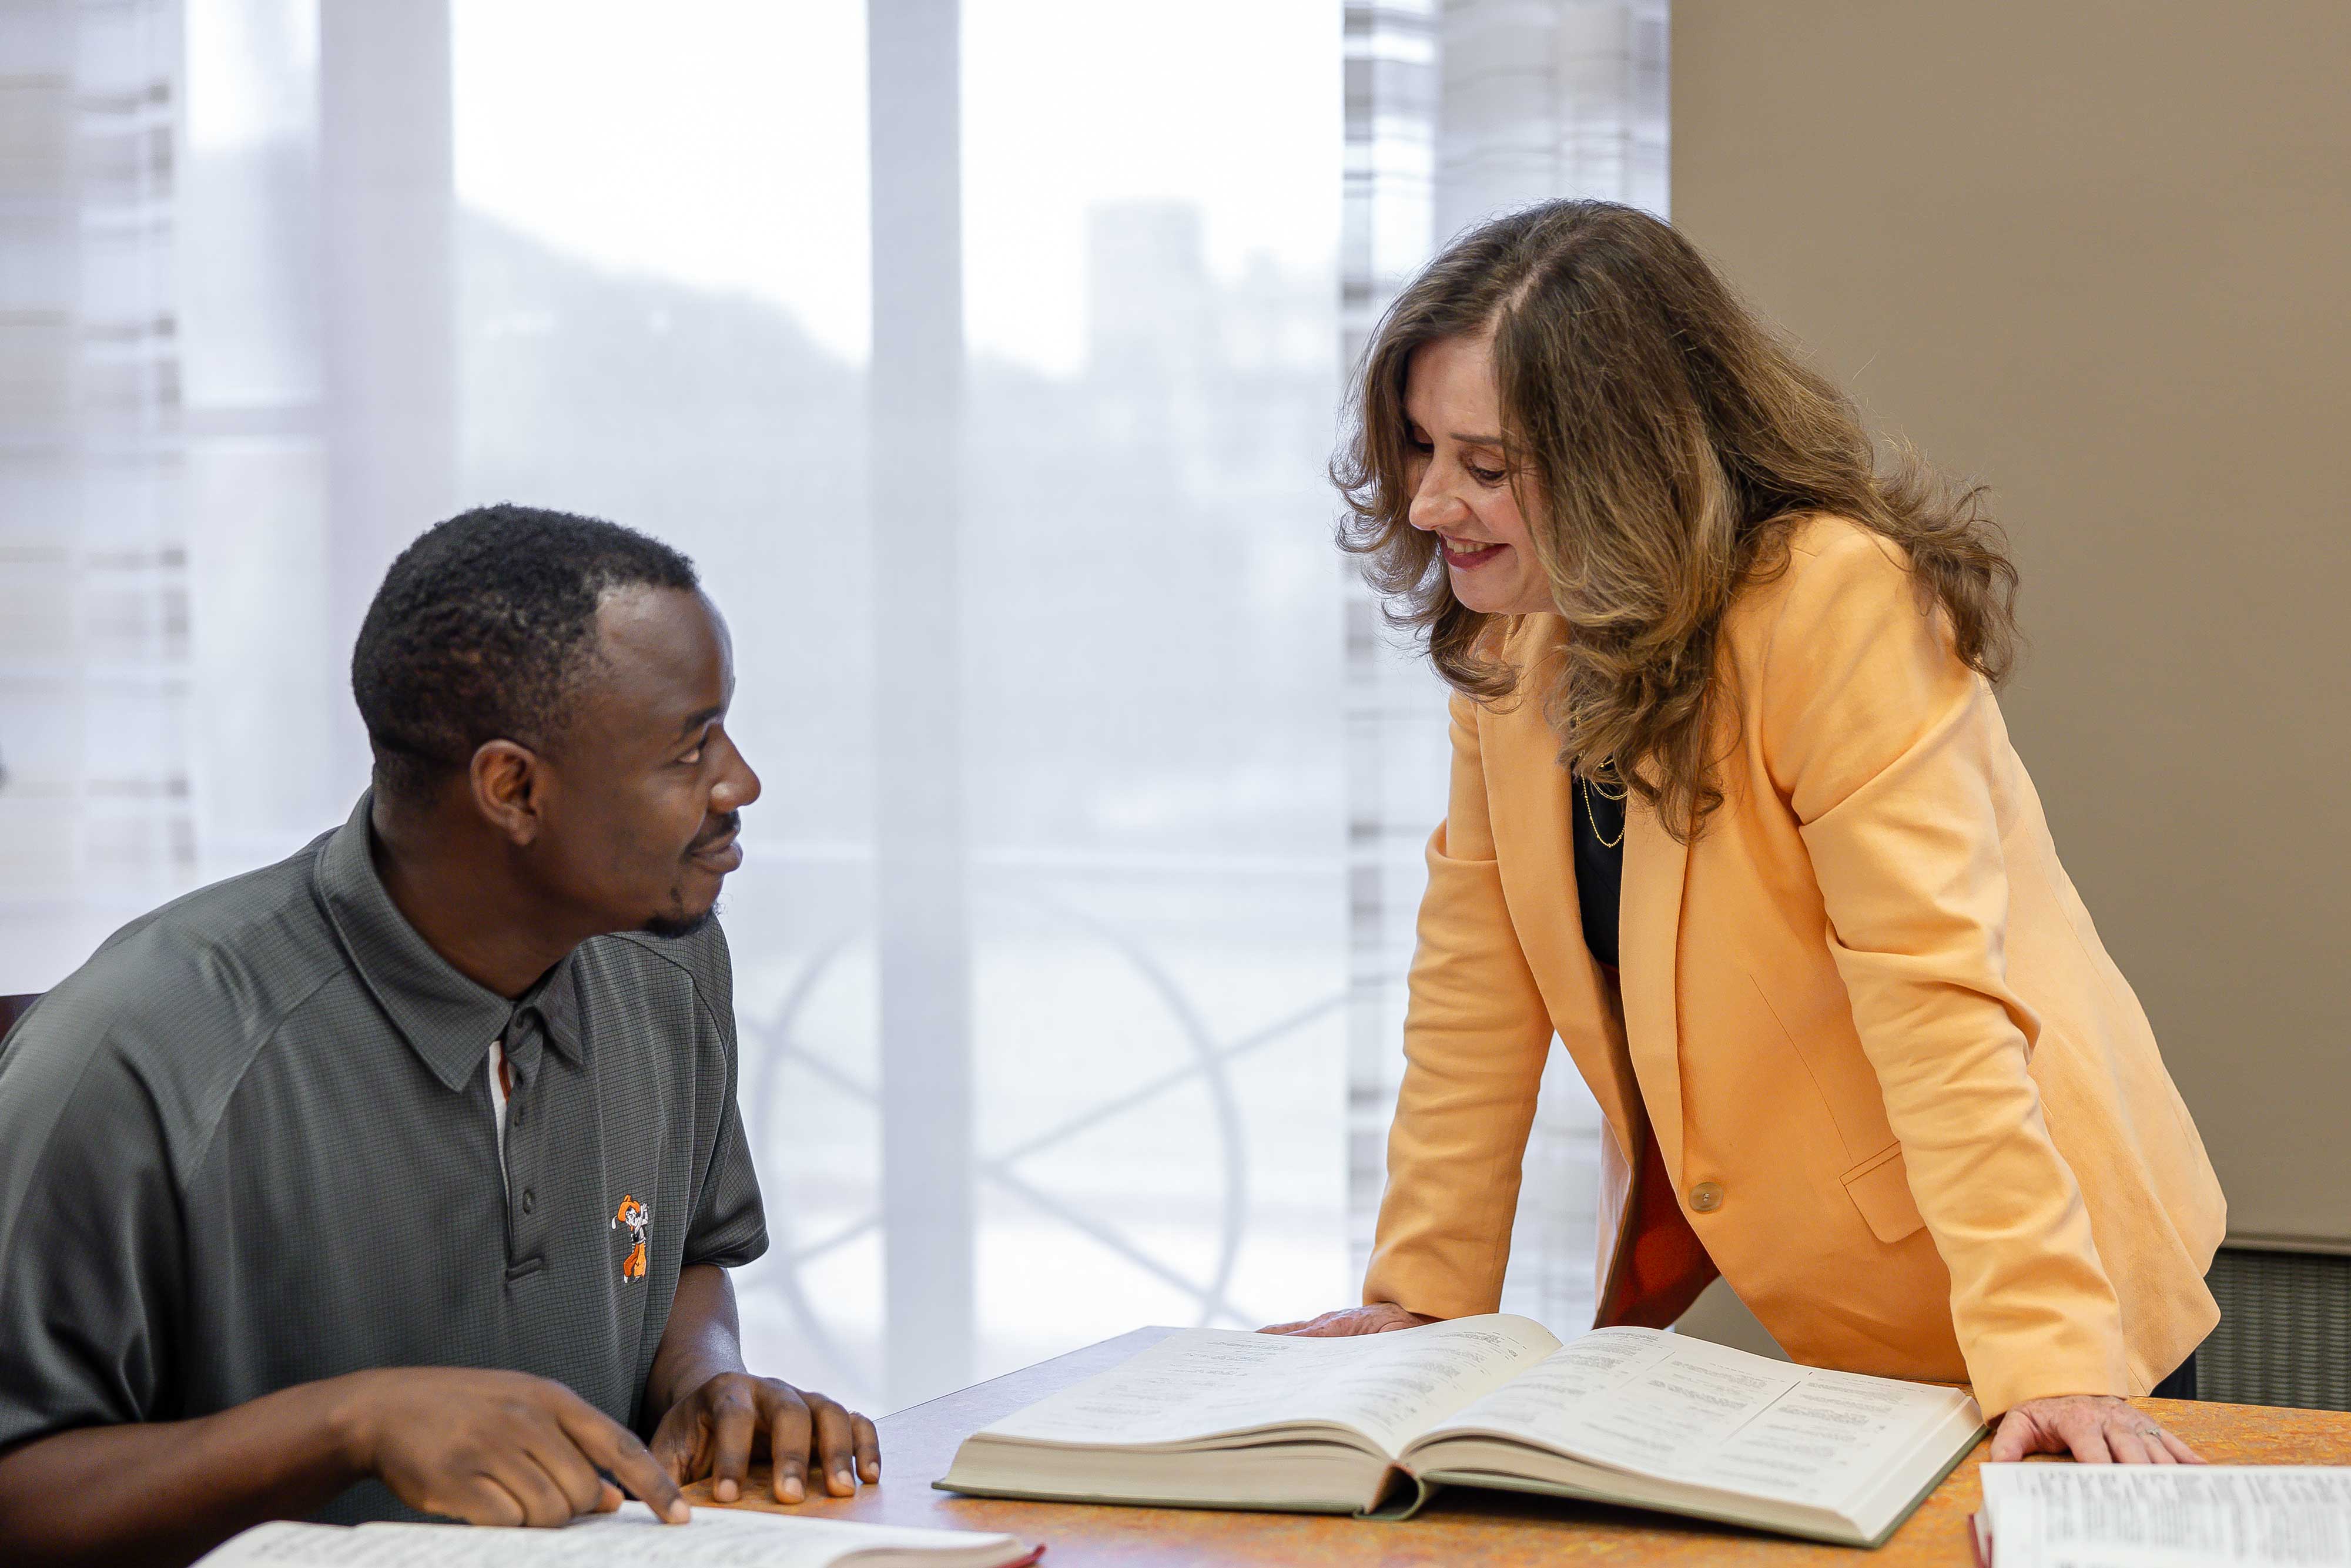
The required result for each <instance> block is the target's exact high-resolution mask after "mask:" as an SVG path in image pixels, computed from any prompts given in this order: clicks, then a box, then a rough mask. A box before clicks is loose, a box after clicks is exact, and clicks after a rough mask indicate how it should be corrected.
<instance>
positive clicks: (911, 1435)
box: [687, 1329, 2351, 1568]
mask: <svg viewBox="0 0 2351 1568" xmlns="http://www.w3.org/2000/svg"><path fill="white" fill-rule="evenodd" d="M1172 1332H1173V1331H1172V1330H1168V1329H1137V1330H1136V1331H1135V1332H1134V1333H1130V1334H1123V1335H1121V1336H1120V1337H1119V1338H1117V1339H1111V1340H1104V1341H1103V1342H1102V1343H1100V1344H1095V1345H1089V1346H1088V1347H1087V1348H1085V1349H1084V1350H1081V1351H1074V1352H1072V1353H1071V1354H1068V1355H1064V1356H1059V1357H1056V1358H1055V1359H1053V1360H1051V1361H1046V1362H1040V1363H1039V1364H1037V1365H1035V1366H1030V1367H1025V1368H1023V1369H1022V1370H1020V1371H1019V1372H1015V1373H1011V1374H1009V1375H1006V1376H1003V1377H999V1378H997V1379H995V1380H994V1381H993V1382H989V1383H982V1384H979V1385H976V1386H974V1387H970V1388H967V1389H964V1390H963V1391H962V1392H961V1393H958V1394H950V1395H948V1396H946V1397H945V1398H941V1399H934V1400H932V1401H931V1402H930V1403H929V1404H927V1405H917V1406H914V1408H912V1409H910V1410H902V1411H900V1412H898V1413H897V1414H896V1415H894V1416H883V1418H882V1420H881V1422H880V1423H879V1425H880V1427H881V1432H882V1465H883V1480H882V1484H881V1485H879V1486H874V1487H867V1488H865V1489H863V1490H862V1491H860V1492H859V1494H858V1495H857V1496H856V1497H854V1498H844V1499H841V1500H837V1501H836V1500H830V1499H827V1500H820V1501H817V1502H812V1503H810V1504H807V1505H805V1507H804V1508H803V1509H801V1510H787V1511H805V1512H809V1513H819V1514H824V1515H828V1516H831V1517H833V1518H838V1519H861V1520H867V1521H872V1522H874V1523H877V1524H911V1525H926V1526H929V1527H931V1528H933V1529H937V1530H1001V1531H1009V1532H1011V1533H1013V1534H1015V1535H1019V1536H1021V1537H1023V1538H1024V1539H1027V1540H1029V1541H1042V1542H1045V1543H1046V1546H1047V1551H1046V1553H1045V1558H1044V1562H1045V1564H1046V1568H1093V1565H1094V1564H1098V1563H1100V1564H1114V1565H1116V1568H1173V1565H1174V1564H1177V1563H1187V1564H1188V1563H1229V1564H1249V1563H1269V1564H1270V1563H1282V1564H1300V1565H1311V1564H1316V1563H1348V1564H1358V1563H1361V1564H1380V1565H1393V1568H1405V1565H1407V1564H1410V1565H1422V1564H1426V1565H1427V1568H1439V1565H1453V1568H1458V1565H1471V1568H1488V1565H1490V1568H1519V1565H1520V1564H1534V1563H1544V1564H1551V1563H1688V1564H1699V1563H1704V1564H1708V1565H1711V1564H1715V1563H1729V1564H1739V1563H1757V1564H1770V1565H1774V1568H1795V1565H1797V1564H1803V1563H1844V1564H1847V1565H1848V1568H1851V1565H1854V1564H1858V1563H1868V1564H1870V1568H1880V1565H1881V1564H1882V1565H1884V1568H1914V1565H1917V1564H1927V1563H1936V1564H1950V1565H1954V1568H1956V1565H1958V1564H1964V1563H1972V1562H1973V1561H1974V1557H1973V1553H1972V1552H1970V1549H1969V1545H1968V1515H1970V1513H1972V1512H1974V1511H1975V1509H1976V1506H1977V1504H1978V1503H1979V1502H1980V1500H1981V1499H1982V1496H1983V1493H1982V1488H1981V1486H1980V1483H1979V1482H1978V1480H1977V1479H1976V1468H1977V1466H1978V1465H1980V1463H1982V1460H1983V1448H1984V1445H1982V1444H1979V1445H1978V1446H1977V1448H1976V1451H1975V1453H1973V1454H1972V1455H1970V1456H1969V1458H1968V1459H1967V1460H1966V1462H1965V1463H1963V1464H1961V1465H1960V1466H1959V1469H1956V1470H1954V1471H1952V1472H1951V1476H1950V1479H1948V1480H1946V1481H1945V1482H1944V1483H1943V1484H1942V1486H1941V1487H1939V1488H1938V1489H1937V1490H1936V1492H1935V1495H1934V1496H1932V1497H1930V1498H1928V1500H1927V1501H1926V1503H1925V1504H1924V1505H1923V1506H1921V1507H1920V1508H1919V1510H1918V1511H1917V1513H1915V1514H1913V1515H1911V1516H1910V1519H1909V1521H1908V1522H1907V1523H1906V1524H1904V1525H1903V1527H1902V1528H1901V1530H1900V1531H1897V1532H1896V1534H1895V1537H1894V1539H1893V1540H1892V1541H1890V1542H1886V1545H1885V1546H1884V1547H1883V1548H1882V1549H1880V1550H1879V1551H1877V1552H1868V1553H1863V1552H1855V1551H1854V1550H1853V1549H1851V1548H1848V1547H1841V1546H1820V1545H1815V1544H1813V1543H1812V1542H1801V1541H1788V1540H1783V1539H1782V1538H1780V1537H1777V1536H1769V1535H1762V1534H1756V1533H1750V1532H1747V1531H1736V1530H1730V1529H1726V1528H1724V1527H1721V1526H1718V1525H1709V1524H1703V1523H1699V1522H1698V1521H1682V1520H1676V1519H1673V1518H1671V1517H1669V1516H1667V1515H1664V1514H1655V1513H1642V1512H1636V1511H1632V1510H1629V1509H1614V1508H1604V1507H1600V1506H1597V1505H1582V1504H1576V1503H1571V1502H1566V1501H1562V1500H1553V1499H1549V1498H1535V1497H1526V1496H1514V1495H1511V1494H1509V1493H1504V1492H1489V1491H1474V1490H1464V1489H1462V1488H1458V1487H1457V1488H1450V1489H1447V1490H1445V1491H1443V1492H1440V1493H1439V1494H1438V1495H1437V1499H1436V1500H1435V1501H1434V1502H1432V1503H1431V1504H1430V1505H1429V1506H1428V1508H1427V1509H1426V1510H1425V1511H1422V1512H1421V1513H1420V1514H1419V1515H1418V1516H1417V1517H1416V1518H1413V1519H1410V1520H1406V1521H1403V1522H1401V1523H1374V1522H1371V1521H1363V1520H1353V1519H1346V1518H1333V1517H1328V1516H1323V1515H1311V1514H1286V1513H1219V1512H1211V1511H1204V1510H1195V1509H1168V1508H1096V1507H1084V1506H1077V1505H1072V1504H1067V1503H1043V1502H1004V1501H998V1500H993V1499H987V1498H966V1497H956V1496H955V1495H953V1494H952V1493H949V1492H943V1491H938V1490H934V1489H933V1487H932V1486H931V1482H932V1481H933V1480H934V1479H936V1478H937V1477H939V1476H942V1475H945V1474H946V1469H947V1465H948V1463H949V1462H950V1461H951V1460H952V1459H953V1458H955V1451H956V1445H957V1444H959V1443H961V1442H962V1441H963V1439H964V1438H965V1437H967V1436H969V1435H970V1434H971V1433H973V1432H975V1431H977V1430H978V1429H979V1428H980V1427H985V1426H987V1424H988V1423H989V1422H991V1421H995V1420H998V1419H999V1418H1001V1417H1002V1416H1008V1415H1010V1414H1011V1413H1012V1412H1013V1411H1015V1410H1018V1409H1019V1408H1021V1407H1022V1406H1027V1405H1029V1404H1032V1403H1034V1402H1035V1401H1037V1400H1039V1399H1041V1398H1043V1397H1044V1396H1046V1395H1048V1394H1050V1393H1052V1392H1054V1391H1055V1390H1056V1389H1060V1388H1064V1387H1067V1386H1068V1385H1070V1384H1071V1383H1074V1382H1076V1381H1077V1380H1078V1379H1080V1378H1081V1377H1086V1376H1089V1375H1092V1374H1093V1373H1096V1372H1099V1371H1101V1370H1102V1368H1104V1367H1106V1366H1109V1365H1111V1364H1113V1363H1114V1362H1117V1361H1120V1360H1123V1359H1124V1358H1125V1357H1127V1356H1130V1355H1132V1354H1134V1353H1135V1352H1136V1351H1138V1350H1141V1349H1142V1348H1143V1347H1144V1346H1145V1345H1148V1344H1151V1343H1154V1342H1155V1341H1156V1340H1158V1339H1159V1338H1161V1337H1162V1336H1164V1335H1165V1334H1167V1333H1172ZM2135 1403H2137V1404H2139V1405H2141V1406H2144V1407H2145V1408H2146V1409H2147V1411H2149V1412H2150V1413H2151V1414H2153V1415H2154V1416H2156V1417H2157V1418H2158V1419H2159V1420H2161V1421H2162V1422H2163V1424H2164V1425H2165V1426H2166V1427H2169V1428H2170V1429H2171V1430H2172V1431H2174V1432H2177V1433H2179V1435H2180V1436H2181V1437H2185V1438H2186V1439H2187V1440H2188V1441H2189V1443H2190V1444H2192V1445H2193V1446H2194V1447H2195V1448H2196V1449H2197V1450H2198V1451H2199V1453H2201V1454H2203V1455H2204V1457H2205V1458H2209V1459H2210V1460H2212V1461H2213V1462H2214V1463H2216V1464H2241V1465H2290V1464H2313V1465H2341V1464H2351V1415H2345V1414H2340V1413H2337V1412H2335V1411H2331V1410H2281V1409H2272V1408H2268V1407H2266V1406H2252V1405H2202V1404H2192V1403H2187V1402H2181V1401H2174V1400H2165V1399H2145V1400H2138V1401H2135ZM767 1488H768V1478H767V1476H766V1474H765V1472H764V1470H762V1471H761V1472H759V1473H758V1474H756V1475H755V1476H754V1477H753V1479H752V1486H751V1489H750V1500H747V1501H746V1502H745V1503H743V1504H739V1505H737V1506H743V1507H755V1508H756V1507H766V1508H772V1507H774V1506H775V1505H774V1504H772V1503H766V1502H761V1501H758V1500H759V1499H764V1498H765V1497H766V1496H767V1495H768V1493H767ZM687 1495H688V1496H689V1497H690V1498H691V1499H692V1500H694V1501H695V1504H696V1505H697V1506H705V1507H706V1506H708V1505H709V1503H710V1488H709V1485H708V1483H707V1482H705V1483H702V1484H699V1485H696V1486H695V1487H694V1488H692V1489H690V1490H689V1491H688V1493H687Z"/></svg>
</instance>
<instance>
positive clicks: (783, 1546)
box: [196, 1502, 1041, 1568]
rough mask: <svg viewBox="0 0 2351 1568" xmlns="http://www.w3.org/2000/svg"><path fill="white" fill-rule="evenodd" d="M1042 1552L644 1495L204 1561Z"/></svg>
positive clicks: (408, 1566)
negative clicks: (570, 1511)
mask: <svg viewBox="0 0 2351 1568" xmlns="http://www.w3.org/2000/svg"><path fill="white" fill-rule="evenodd" d="M1040 1550H1041V1548H1038V1547H1033V1546H1029V1545H1026V1544H1024V1543H1022V1542H1021V1541H1020V1540H1019V1538H1018V1537H1015V1536H1010V1535H983V1534H980V1533H978V1532H977V1531H965V1530H903V1529H895V1528H892V1527H889V1526H885V1525H879V1524H854V1523H852V1522H850V1521H847V1520H841V1519H813V1518H794V1517H792V1516H790V1515H788V1514H774V1513H753V1512H750V1511H747V1510H744V1511H735V1510H728V1509H718V1508H698V1509H695V1511H694V1519H693V1521H692V1522H690V1523H686V1524H664V1523H663V1522H662V1521H660V1520H658V1519H656V1518H655V1517H653V1510H651V1509H649V1508H647V1507H646V1506H645V1505H644V1504H643V1503H641V1502H625V1503H622V1505H621V1510H620V1511H619V1512H618V1513H591V1514H589V1515H588V1516H586V1517H585V1518H582V1519H575V1520H573V1521H571V1522H570V1523H569V1524H568V1525H566V1526H565V1527H564V1528H562V1529H561V1530H500V1529H495V1528H486V1527H483V1526H478V1525H475V1526H468V1525H463V1524H361V1525H354V1526H350V1527H345V1526H342V1525H336V1524H292V1523H287V1522H286V1521H278V1522H277V1523H275V1524H263V1525H257V1526H256V1527H255V1528H253V1529H251V1530H248V1531H246V1532H245V1533H244V1534H242V1535H239V1536H236V1537H234V1538H233V1539H231V1540H229V1541H227V1542H224V1543H222V1544H221V1545H220V1546H218V1547H215V1548H214V1550H213V1551H212V1552H209V1553H207V1554H206V1555H205V1556H204V1557H203V1558H201V1559H199V1560H198V1562H197V1563H196V1568H259V1565H261V1564H265V1563H266V1564H268V1565H270V1568H539V1565H540V1564H542V1563H544V1564H546V1565H547V1568H587V1565H588V1564H602V1563H652V1564H675V1565H676V1568H1021V1564H1024V1563H1034V1562H1036V1561H1037V1557H1038V1553H1039V1552H1040Z"/></svg>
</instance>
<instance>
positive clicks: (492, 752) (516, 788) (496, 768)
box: [472, 740, 546, 845]
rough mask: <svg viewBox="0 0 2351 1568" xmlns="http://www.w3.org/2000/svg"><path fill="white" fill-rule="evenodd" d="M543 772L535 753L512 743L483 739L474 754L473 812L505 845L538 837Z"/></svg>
mask: <svg viewBox="0 0 2351 1568" xmlns="http://www.w3.org/2000/svg"><path fill="white" fill-rule="evenodd" d="M545 782H546V771H545V769H544V768H541V767H540V765H539V760H538V753H537V752H535V751H533V750H531V748H530V747H527V746H524V745H522V744H520V743H519V742H517V741H512V740H486V741H484V742H483V743H482V744H481V745H480V746H479V747H475V751H474V763H473V768H472V783H473V787H474V809H475V810H478V811H479V812H481V814H482V817H483V819H484V820H485V821H487V822H488V823H489V824H490V825H491V826H492V827H494V828H496V830H497V831H498V832H499V833H500V834H502V835H503V836H504V837H505V838H506V839H507V841H508V842H509V843H513V844H517V845H522V844H528V843H529V842H531V841H533V840H535V839H537V838H538V831H539V826H540V821H539V806H540V804H541V802H540V800H539V795H540V793H541V791H542V789H543V788H544V785H545Z"/></svg>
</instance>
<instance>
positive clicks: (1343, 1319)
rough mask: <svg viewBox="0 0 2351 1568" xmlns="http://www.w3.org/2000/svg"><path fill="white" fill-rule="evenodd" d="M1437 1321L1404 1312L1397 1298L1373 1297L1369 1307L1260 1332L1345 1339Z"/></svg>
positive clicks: (1356, 1308) (1305, 1319) (1284, 1324)
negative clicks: (1356, 1335)
mask: <svg viewBox="0 0 2351 1568" xmlns="http://www.w3.org/2000/svg"><path fill="white" fill-rule="evenodd" d="M1436 1321H1437V1320H1436V1319H1435V1318H1425V1317H1422V1316H1421V1315H1420V1314H1419V1313H1418V1312H1405V1310H1404V1309H1403V1308H1402V1307H1399V1306H1397V1305H1396V1304H1395V1302H1394V1301H1374V1302H1373V1303H1372V1304H1371V1305H1370V1306H1368V1307H1342V1308H1341V1309H1340V1310H1339V1311H1337V1312H1324V1313H1323V1314H1322V1316H1321V1317H1319V1318H1303V1319H1301V1320H1300V1321H1299V1322H1294V1323H1270V1324H1268V1325H1267V1326H1266V1327H1264V1328H1261V1329H1259V1330H1258V1331H1257V1332H1258V1333H1294V1334H1304V1335H1306V1336H1307V1337H1309V1338H1311V1339H1342V1338H1344V1337H1345V1336H1347V1335H1349V1334H1359V1333H1387V1332H1388V1331H1389V1330H1391V1329H1416V1328H1418V1327H1419V1326H1420V1325H1421V1324H1423V1323H1433V1322H1436Z"/></svg>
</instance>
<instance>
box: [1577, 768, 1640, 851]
mask: <svg viewBox="0 0 2351 1568" xmlns="http://www.w3.org/2000/svg"><path fill="white" fill-rule="evenodd" d="M1575 781H1576V783H1577V784H1579V785H1581V786H1582V787H1583V820H1584V821H1587V822H1589V823H1591V824H1592V836H1593V838H1595V839H1598V840H1599V841H1600V847H1601V848H1602V849H1604V850H1613V849H1614V848H1615V847H1616V846H1617V845H1619V844H1621V843H1623V842H1624V841H1625V830H1624V829H1623V828H1618V829H1617V830H1616V836H1615V837H1614V838H1613V839H1612V838H1610V837H1608V836H1607V835H1606V834H1604V833H1603V832H1602V831H1600V818H1599V815H1598V814H1597V813H1596V812H1594V811H1593V809H1592V780H1591V779H1587V778H1585V777H1584V776H1583V774H1581V773H1579V774H1577V775H1576V776H1575ZM1632 792H1633V790H1632V787H1631V786H1630V785H1626V786H1625V787H1623V788H1621V789H1618V790H1617V791H1616V793H1615V794H1614V795H1611V794H1610V793H1609V792H1608V791H1607V790H1605V789H1603V790H1601V791H1600V798H1601V799H1602V800H1605V801H1607V802H1608V803H1609V804H1611V805H1616V804H1619V803H1621V802H1622V801H1623V800H1625V797H1626V796H1628V795H1630V794H1632Z"/></svg>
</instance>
